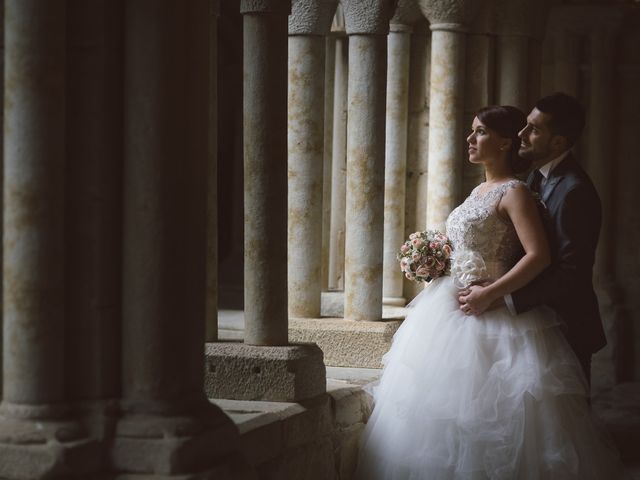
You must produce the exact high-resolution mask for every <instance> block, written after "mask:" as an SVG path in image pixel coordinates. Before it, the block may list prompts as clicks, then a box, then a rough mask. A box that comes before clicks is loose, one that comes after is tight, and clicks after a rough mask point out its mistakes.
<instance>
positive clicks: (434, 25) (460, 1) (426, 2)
mask: <svg viewBox="0 0 640 480" xmlns="http://www.w3.org/2000/svg"><path fill="white" fill-rule="evenodd" d="M418 3H419V5H420V9H421V10H422V13H423V14H424V16H425V17H427V19H428V20H429V23H430V24H431V29H432V30H438V29H443V30H466V29H467V28H468V26H469V24H470V23H471V21H472V19H473V18H474V17H475V16H476V14H477V13H478V12H479V11H480V9H482V8H484V7H485V4H486V3H487V0H418ZM438 25H442V28H440V27H438ZM456 25H459V26H460V27H455V26H456Z"/></svg>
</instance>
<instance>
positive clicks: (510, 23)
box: [494, 0, 550, 113]
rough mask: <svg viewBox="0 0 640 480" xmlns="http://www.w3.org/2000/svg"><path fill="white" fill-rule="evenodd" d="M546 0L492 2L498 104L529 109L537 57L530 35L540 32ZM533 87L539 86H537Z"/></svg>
mask: <svg viewBox="0 0 640 480" xmlns="http://www.w3.org/2000/svg"><path fill="white" fill-rule="evenodd" d="M549 3H550V2H549V0H542V1H540V0H499V1H498V2H497V4H495V5H494V11H495V23H496V25H495V28H496V32H497V34H498V37H497V55H496V57H497V59H496V60H497V67H498V68H497V72H498V78H497V85H496V92H497V95H496V97H497V99H496V103H498V104H499V105H513V106H514V107H518V108H520V109H521V110H523V111H525V112H527V113H528V111H529V110H530V109H531V106H530V104H529V97H530V95H531V91H532V88H531V85H532V84H539V81H540V80H539V77H540V75H539V73H540V61H541V57H540V55H539V50H538V49H536V48H535V47H534V45H533V44H534V38H541V37H542V36H543V35H544V30H545V26H546V23H547V22H546V20H547V15H548V12H549ZM534 54H535V56H534ZM536 72H537V75H536ZM534 90H539V86H538V87H537V88H536V89H534ZM536 100H537V98H536Z"/></svg>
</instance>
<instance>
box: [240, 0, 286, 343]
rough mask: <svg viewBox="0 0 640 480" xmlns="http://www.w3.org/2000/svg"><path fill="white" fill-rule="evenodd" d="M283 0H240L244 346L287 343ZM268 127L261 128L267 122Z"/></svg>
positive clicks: (284, 36)
mask: <svg viewBox="0 0 640 480" xmlns="http://www.w3.org/2000/svg"><path fill="white" fill-rule="evenodd" d="M290 8H291V1H290V0H270V1H264V2H252V1H249V0H242V2H241V5H240V10H241V13H242V14H243V19H244V55H243V57H244V60H243V62H244V101H243V104H244V106H243V109H244V211H245V214H244V221H245V224H244V227H245V228H244V305H245V310H244V312H245V330H244V331H245V336H244V341H245V343H247V344H249V345H287V343H288V339H287V17H288V15H289V11H290ZM267 126H268V128H267Z"/></svg>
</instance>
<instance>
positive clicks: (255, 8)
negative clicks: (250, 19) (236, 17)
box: [240, 0, 291, 15]
mask: <svg viewBox="0 0 640 480" xmlns="http://www.w3.org/2000/svg"><path fill="white" fill-rule="evenodd" d="M240 13H242V14H245V13H280V14H286V15H289V14H290V13H291V0H240Z"/></svg>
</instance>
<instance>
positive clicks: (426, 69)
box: [403, 19, 431, 300]
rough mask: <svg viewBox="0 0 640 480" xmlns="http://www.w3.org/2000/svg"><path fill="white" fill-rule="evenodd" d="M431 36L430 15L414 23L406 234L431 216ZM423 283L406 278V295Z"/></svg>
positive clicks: (404, 292) (415, 291)
mask: <svg viewBox="0 0 640 480" xmlns="http://www.w3.org/2000/svg"><path fill="white" fill-rule="evenodd" d="M430 37H431V33H430V32H429V24H428V23H427V21H426V19H423V20H422V21H421V22H420V23H418V24H416V25H414V27H413V33H412V34H411V48H410V50H411V58H410V60H409V126H408V128H409V130H408V138H407V175H406V177H407V180H406V196H405V198H406V200H405V225H404V238H409V235H410V234H411V233H413V232H415V231H418V230H424V228H425V221H426V219H427V172H428V170H427V166H428V160H429V158H428V151H429V78H430V64H431V61H430V60H431V57H430V48H429V46H430ZM420 288H421V287H420V285H419V284H417V283H416V282H411V281H409V280H407V279H404V280H403V296H404V298H405V299H407V300H409V299H412V298H413V297H415V296H416V295H417V294H418V292H419V291H420Z"/></svg>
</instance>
